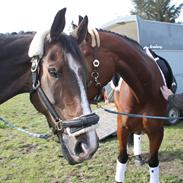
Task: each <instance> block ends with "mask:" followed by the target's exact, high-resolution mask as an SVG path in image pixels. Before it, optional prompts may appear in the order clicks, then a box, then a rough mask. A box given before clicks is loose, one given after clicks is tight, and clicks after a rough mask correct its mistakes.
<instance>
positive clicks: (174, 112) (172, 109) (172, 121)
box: [168, 107, 181, 125]
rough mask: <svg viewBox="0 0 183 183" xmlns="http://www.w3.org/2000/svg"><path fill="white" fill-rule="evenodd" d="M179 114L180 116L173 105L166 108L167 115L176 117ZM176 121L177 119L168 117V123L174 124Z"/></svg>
mask: <svg viewBox="0 0 183 183" xmlns="http://www.w3.org/2000/svg"><path fill="white" fill-rule="evenodd" d="M180 116H181V113H180V111H179V110H178V109H177V108H175V107H173V108H171V109H169V110H168V117H173V118H178V117H180ZM178 121H179V119H169V120H168V124H169V125H175V124H176V123H177V122H178Z"/></svg>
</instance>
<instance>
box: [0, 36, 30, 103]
mask: <svg viewBox="0 0 183 183" xmlns="http://www.w3.org/2000/svg"><path fill="white" fill-rule="evenodd" d="M6 37H7V36H5V37H3V38H2V39H1V38H0V48H1V53H0V78H1V79H0V103H3V102H5V101H6V100H8V99H10V98H12V97H13V96H15V95H17V94H19V93H25V92H29V91H30V87H31V72H30V64H31V63H30V58H29V57H28V54H27V53H28V48H29V44H30V42H31V40H32V38H33V35H32V36H25V35H24V36H20V35H19V36H14V37H13V36H11V37H10V38H9V37H7V38H6Z"/></svg>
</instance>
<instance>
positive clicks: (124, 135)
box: [115, 116, 129, 183]
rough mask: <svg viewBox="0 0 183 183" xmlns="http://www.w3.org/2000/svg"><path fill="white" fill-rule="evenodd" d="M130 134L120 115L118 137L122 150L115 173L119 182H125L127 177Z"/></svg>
mask: <svg viewBox="0 0 183 183" xmlns="http://www.w3.org/2000/svg"><path fill="white" fill-rule="evenodd" d="M128 135H129V131H128V130H127V128H125V127H123V126H122V122H121V121H120V117H119V116H118V128H117V137H118V141H119V148H120V152H119V156H118V160H117V165H116V175H115V181H116V182H117V183H122V182H124V178H125V171H126V164H127V160H128V154H127V142H128Z"/></svg>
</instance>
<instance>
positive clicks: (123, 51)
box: [76, 26, 167, 183]
mask: <svg viewBox="0 0 183 183" xmlns="http://www.w3.org/2000/svg"><path fill="white" fill-rule="evenodd" d="M76 27H77V26H76ZM80 49H81V51H82V53H83V54H84V57H85V61H86V63H87V64H88V69H89V71H90V73H91V75H90V76H89V82H88V98H89V100H92V99H93V98H94V97H95V96H96V94H97V93H98V91H99V90H100V89H101V87H102V86H105V85H106V84H107V83H108V82H109V81H110V80H111V79H112V77H113V75H114V74H115V73H118V74H119V75H120V76H121V77H122V78H123V80H124V81H125V82H126V83H127V85H126V86H128V88H127V87H125V88H124V90H123V92H121V93H120V97H119V99H118V100H117V101H118V105H117V106H118V111H119V112H128V113H134V114H142V115H152V116H165V114H166V106H167V101H166V100H164V99H163V97H162V94H161V91H160V87H161V86H162V85H165V83H164V79H163V77H162V74H161V72H160V69H159V67H158V65H157V63H156V62H155V61H154V60H153V59H152V58H151V57H150V56H149V55H147V53H146V52H145V51H144V50H143V48H142V47H141V46H140V45H139V44H138V43H137V42H136V41H134V40H132V39H130V38H128V37H126V36H122V35H120V34H117V33H114V32H110V31H106V30H102V29H100V30H99V29H93V30H90V31H89V32H88V33H87V36H86V39H85V40H84V41H83V42H82V44H81V45H80ZM130 133H136V134H141V133H146V134H147V136H148V138H149V160H148V164H149V171H150V183H159V159H158V152H159V148H160V145H161V142H162V140H163V134H164V120H156V119H147V118H129V117H128V116H121V115H118V117H117V138H118V142H119V156H118V160H117V166H116V176H115V180H116V182H118V183H119V182H120V183H121V182H124V178H125V171H126V164H127V160H128V154H127V139H128V136H129V134H130Z"/></svg>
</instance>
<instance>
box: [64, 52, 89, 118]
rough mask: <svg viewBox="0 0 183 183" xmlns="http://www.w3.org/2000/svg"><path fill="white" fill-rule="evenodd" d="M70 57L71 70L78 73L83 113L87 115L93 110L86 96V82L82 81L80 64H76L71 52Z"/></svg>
mask: <svg viewBox="0 0 183 183" xmlns="http://www.w3.org/2000/svg"><path fill="white" fill-rule="evenodd" d="M68 59H69V63H68V64H69V67H70V68H71V70H72V71H73V72H74V73H75V74H76V78H77V82H78V85H79V88H80V92H81V106H82V108H83V115H87V114H90V113H91V110H90V108H89V103H88V98H87V96H86V92H85V88H84V84H83V82H82V79H81V78H80V77H79V66H78V65H77V64H76V62H75V61H74V59H73V57H72V56H71V54H68Z"/></svg>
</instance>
